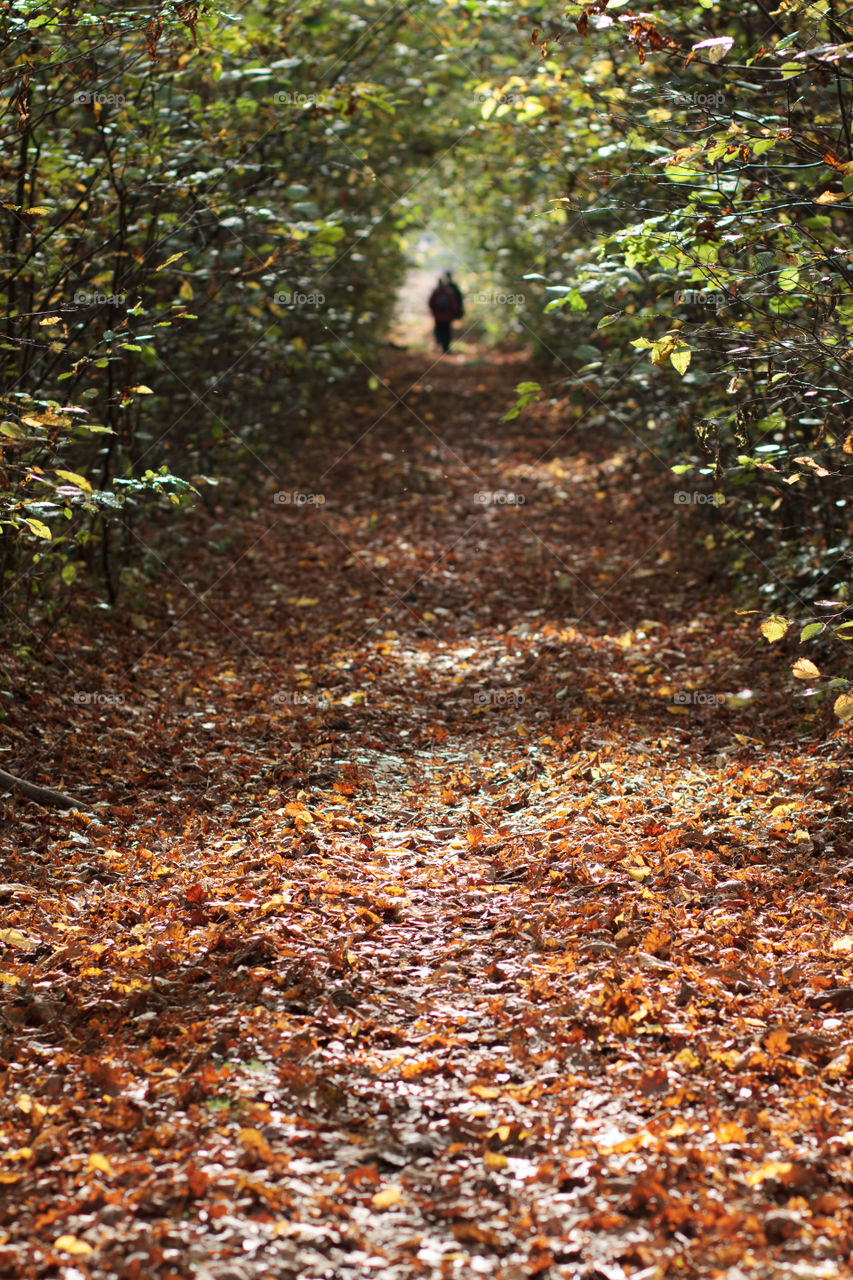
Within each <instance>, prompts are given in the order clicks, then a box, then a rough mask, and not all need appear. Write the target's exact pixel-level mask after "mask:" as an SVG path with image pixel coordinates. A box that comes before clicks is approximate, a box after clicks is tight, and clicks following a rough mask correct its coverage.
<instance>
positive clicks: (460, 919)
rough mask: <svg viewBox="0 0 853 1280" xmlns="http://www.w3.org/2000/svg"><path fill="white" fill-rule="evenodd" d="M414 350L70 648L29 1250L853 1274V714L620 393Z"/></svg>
mask: <svg viewBox="0 0 853 1280" xmlns="http://www.w3.org/2000/svg"><path fill="white" fill-rule="evenodd" d="M381 375H382V379H384V384H383V382H381V381H380V382H377V383H376V385H375V390H373V391H367V390H365V392H364V393H363V394H361V395H360V396H359V397H358V398H356V399H354V400H353V401H352V402H350V403H347V404H342V405H341V406H340V408H339V409H338V411H337V412H335V413H332V414H331V415H327V414H326V413H325V411H322V413H321V411H320V410H318V411H317V415H316V428H317V430H316V433H315V434H313V435H309V436H308V437H307V439H306V442H305V443H304V444H303V445H301V446H300V447H299V448H298V450H296V451H295V453H294V454H293V455H292V456H291V457H288V458H286V459H285V458H282V461H281V465H280V467H277V468H275V469H273V470H274V471H277V474H274V473H273V470H269V468H268V470H269V477H268V484H267V483H266V482H264V484H265V485H266V488H265V489H264V491H263V492H262V493H261V494H260V495H259V494H258V493H253V492H249V491H248V490H247V491H245V492H244V495H243V496H244V498H245V505H244V506H243V507H242V508H238V507H236V506H235V505H234V504H233V503H232V504H231V505H229V504H228V503H227V502H223V504H222V506H221V509H217V508H215V507H209V508H208V509H207V510H205V511H203V512H199V514H198V515H197V516H194V517H193V518H192V519H191V520H190V521H189V523H188V524H187V525H185V526H184V527H183V532H182V534H181V536H180V537H176V538H175V540H174V548H173V550H174V560H172V557H171V556H170V555H168V554H167V553H166V552H164V551H163V548H162V547H159V549H158V550H159V555H160V556H161V560H162V562H163V566H164V567H163V570H162V582H163V591H162V594H161V596H160V600H159V605H158V610H159V616H157V612H158V611H157V610H155V615H154V616H149V617H147V618H146V617H139V616H135V621H133V620H129V621H128V622H127V623H126V624H123V625H124V628H125V629H124V630H123V631H118V630H115V629H114V630H108V631H106V632H105V633H104V634H103V635H101V636H92V635H91V634H90V635H88V637H86V638H85V644H84V642H83V640H81V636H80V635H79V634H78V635H69V637H68V638H67V639H65V640H61V639H59V638H56V637H54V639H53V640H52V641H51V644H52V645H53V646H54V648H55V652H56V658H57V673H58V674H57V678H56V681H55V683H52V682H51V674H50V672H46V673H45V674H44V676H43V677H42V681H41V685H40V687H39V688H38V689H37V690H36V694H35V696H36V698H37V702H38V706H39V708H40V709H41V712H42V714H44V715H50V714H52V713H53V712H54V711H56V709H57V707H58V706H61V705H62V697H63V696H64V698H65V710H66V712H67V710H68V703H69V685H68V680H69V677H68V675H67V671H68V670H70V669H72V668H73V672H74V677H73V678H74V680H75V681H76V685H75V686H74V688H75V693H74V706H75V717H74V720H73V722H72V724H71V727H70V730H69V733H68V736H67V737H66V739H65V747H64V751H65V755H64V757H62V756H60V757H59V766H60V767H61V765H62V761H63V759H64V761H65V762H66V772H65V777H64V782H65V783H67V784H68V786H69V788H70V789H71V790H73V791H75V792H78V791H79V792H81V793H84V794H85V793H87V787H88V794H94V793H95V792H96V791H99V790H100V791H101V793H102V794H103V793H104V789H106V802H105V803H104V805H103V806H102V807H101V809H100V810H99V811H98V817H97V818H94V819H92V818H91V817H84V816H81V815H76V816H75V815H71V816H66V815H63V816H61V817H60V816H58V815H56V814H53V813H51V814H44V815H43V816H41V813H40V811H39V810H37V809H34V808H33V807H32V806H27V805H26V804H25V803H24V802H22V801H19V802H15V804H14V806H9V807H8V810H7V816H12V817H17V819H18V822H17V826H16V829H15V836H14V839H13V840H12V841H11V842H9V843H6V844H4V848H5V849H6V864H7V872H6V875H7V878H8V883H7V884H4V885H0V891H2V893H3V895H4V897H3V900H4V903H5V906H4V920H3V925H4V929H6V930H12V931H14V932H15V933H16V934H17V936H16V937H15V938H11V937H10V936H9V935H8V934H6V935H4V938H3V945H4V950H5V952H6V954H5V955H4V959H3V966H4V972H3V973H2V975H0V977H2V979H3V994H2V1018H3V1026H4V1034H3V1041H2V1049H1V1050H0V1052H2V1058H3V1060H4V1062H5V1066H4V1067H3V1078H4V1085H5V1088H4V1090H3V1094H4V1104H3V1109H4V1113H5V1119H4V1136H5V1138H6V1143H5V1146H6V1155H5V1163H4V1166H3V1167H4V1169H5V1172H2V1173H0V1182H2V1183H3V1184H4V1191H5V1193H6V1200H7V1209H6V1215H5V1217H4V1218H3V1219H2V1221H1V1222H0V1227H2V1237H0V1240H2V1243H0V1274H9V1275H12V1274H14V1275H15V1276H20V1277H28V1276H30V1275H32V1276H42V1275H47V1274H59V1275H60V1276H61V1277H63V1280H79V1277H80V1276H84V1277H88V1276H91V1277H121V1278H122V1280H149V1277H151V1278H154V1277H156V1278H157V1280H166V1278H167V1277H169V1278H170V1280H173V1278H174V1277H180V1278H181V1280H189V1277H196V1278H201V1280H265V1278H267V1277H275V1278H276V1280H280V1278H288V1277H293V1278H294V1280H295V1278H296V1277H299V1278H300V1280H320V1278H321V1277H324V1278H334V1280H362V1278H363V1277H365V1276H371V1275H376V1276H381V1277H383V1280H385V1278H386V1277H387V1278H388V1280H396V1278H400V1280H402V1278H403V1277H414V1276H418V1277H425V1278H426V1280H433V1278H435V1280H438V1278H439V1277H442V1280H444V1278H445V1277H457V1276H458V1277H460V1278H467V1277H470V1276H494V1277H499V1278H500V1280H521V1277H528V1276H543V1277H565V1278H568V1277H571V1278H572V1280H575V1278H576V1277H586V1278H588V1280H623V1277H626V1276H635V1277H636V1276H641V1277H643V1280H658V1278H661V1280H662V1278H663V1277H664V1276H666V1275H672V1274H678V1275H690V1276H703V1277H704V1276H708V1277H710V1276H729V1277H731V1280H739V1278H740V1277H744V1276H762V1277H763V1276H768V1277H769V1276H772V1277H785V1278H788V1277H790V1278H791V1280H793V1277H800V1278H809V1277H824V1276H835V1275H837V1274H838V1259H839V1258H840V1257H844V1256H848V1254H849V1249H850V1242H851V1222H853V1218H851V1199H850V1192H851V1188H853V1163H852V1162H851V1149H852V1148H853V1119H851V1115H850V1103H849V1077H850V1074H851V1061H853V1058H851V1044H853V1039H852V1038H851V1031H853V1028H851V1015H850V1011H851V1009H853V987H851V986H850V985H849V983H850V981H851V949H850V935H849V931H848V928H849V920H850V918H851V913H853V901H851V900H853V889H851V885H850V880H851V872H853V863H850V862H847V861H846V857H847V856H849V845H847V844H846V843H845V841H844V838H843V827H839V833H840V834H839V836H838V839H836V840H835V843H834V844H831V843H830V844H827V840H828V838H829V837H828V835H827V832H828V831H829V827H828V825H827V820H826V812H827V809H828V808H829V806H830V804H831V803H832V801H833V795H834V787H835V785H836V782H837V773H836V771H835V766H834V764H833V759H834V756H835V754H837V746H836V745H835V744H833V743H827V742H826V741H818V742H816V741H814V740H812V741H811V742H809V741H807V740H806V739H804V738H795V737H794V736H793V733H792V727H791V714H790V710H789V706H788V701H787V699H786V698H785V696H784V695H783V694H781V693H777V694H774V695H772V696H771V695H770V694H769V693H768V690H769V689H770V688H771V687H772V686H771V685H770V683H769V680H770V679H771V677H770V676H768V674H767V673H768V672H771V673H772V672H773V670H774V667H773V666H772V665H770V664H769V660H768V658H767V656H766V654H765V653H764V651H763V650H759V648H758V647H757V645H756V642H755V637H756V634H757V626H756V622H755V619H747V620H743V619H739V618H737V617H736V616H735V615H734V612H733V608H732V605H731V602H730V601H725V600H724V601H719V600H715V598H714V588H713V586H712V585H709V583H710V574H709V565H708V562H707V560H706V555H705V553H704V552H703V550H702V541H701V540H702V536H703V532H704V528H705V526H704V524H703V522H702V520H701V519H700V515H701V513H699V512H698V511H696V510H695V509H692V508H691V509H690V510H687V511H686V513H685V509H684V507H682V506H681V505H679V504H678V503H677V502H675V501H674V492H675V490H676V488H677V485H676V484H675V482H674V481H673V478H672V476H671V475H669V473H667V472H666V471H665V470H664V469H663V468H661V469H660V471H659V472H654V471H652V472H651V473H649V472H646V473H645V474H643V475H640V474H639V473H638V472H637V471H636V469H635V456H636V453H637V452H638V451H639V445H635V443H634V442H633V441H631V440H630V438H629V439H628V440H627V441H626V440H625V439H624V437H620V436H618V435H616V434H611V432H610V429H609V424H608V419H607V413H606V411H605V410H604V409H603V408H602V407H601V406H600V405H597V406H596V405H595V404H594V402H593V401H592V400H590V402H589V403H588V404H587V406H586V407H584V406H573V405H571V404H570V403H569V402H568V401H567V400H566V399H565V398H562V399H561V398H557V399H554V400H553V401H547V400H546V401H543V402H542V403H541V404H540V405H539V406H537V407H535V408H534V409H532V410H530V411H528V412H525V414H524V415H522V417H520V418H518V419H516V420H515V421H511V422H508V423H505V422H502V421H501V419H502V416H503V414H504V413H505V411H506V408H507V406H508V405H509V404H511V403H512V402H513V399H514V395H513V390H512V389H513V387H514V386H515V385H516V384H517V383H518V382H520V381H523V380H524V379H525V378H529V377H530V376H531V370H530V369H529V368H528V367H527V366H526V364H525V362H524V358H523V357H521V356H503V357H501V356H495V357H492V358H486V357H485V356H483V355H482V353H478V352H476V351H468V352H467V353H466V355H464V356H461V355H452V356H450V357H449V358H445V359H442V360H440V361H437V360H436V359H435V358H434V357H432V356H430V355H427V354H425V353H418V354H412V353H408V352H404V351H390V352H389V354H388V357H387V361H386V364H385V366H384V367H383V368H382V370H381ZM561 394H562V393H561ZM309 425H310V424H309ZM285 475H286V476H287V480H286V484H285V482H283V480H282V476H285ZM276 495H277V498H276ZM116 625H118V624H116ZM119 636H120V638H121V645H120V647H119V646H118V645H117V637H119ZM762 644H763V642H762ZM86 645H87V646H88V648H86ZM765 648H766V646H765ZM774 656H775V655H774ZM63 668H64V669H65V674H63ZM777 683H779V682H778V680H777ZM60 686H62V688H63V690H64V693H61V692H60ZM745 688H751V689H753V690H754V691H756V692H757V693H759V694H762V695H763V697H761V698H754V699H749V698H747V697H746V696H745V695H744V693H743V690H744V689H745ZM756 708H758V709H756ZM22 714H23V713H22ZM57 715H58V712H57ZM20 725H21V726H25V721H24V719H23V718H22V719H21V720H20ZM12 731H13V732H14V731H15V725H14V724H12ZM21 732H23V728H22V729H21ZM119 759H121V760H123V761H125V762H126V764H125V766H124V769H123V772H124V774H125V778H126V783H127V793H126V795H123V794H122V792H121V788H120V787H119V786H118V784H113V783H110V782H108V781H103V780H102V779H108V778H109V776H110V769H111V767H112V768H113V769H114V763H115V761H116V760H119ZM81 762H83V763H81ZM86 769H90V770H91V772H90V773H89V774H88V781H87V775H86ZM22 771H23V770H22ZM50 780H52V781H53V782H54V783H58V782H59V781H60V778H59V777H58V776H57V774H56V772H54V773H53V774H52V775H51V779H50ZM12 809H14V812H10V811H11V810H12ZM830 835H831V832H830ZM22 837H23V838H22ZM824 989H826V990H828V992H829V994H828V995H827V997H826V998H825V1002H824V999H823V997H822V996H821V994H820V993H821V991H823V990H824ZM839 990H840V994H839Z"/></svg>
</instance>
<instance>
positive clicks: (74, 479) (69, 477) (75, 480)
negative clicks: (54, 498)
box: [55, 471, 92, 493]
mask: <svg viewBox="0 0 853 1280" xmlns="http://www.w3.org/2000/svg"><path fill="white" fill-rule="evenodd" d="M55 474H56V475H58V476H59V478H60V480H64V481H65V482H66V484H74V485H76V486H77V488H78V489H85V491H86V493H91V492H92V486H91V485H90V484H89V481H88V480H87V479H86V477H85V476H80V475H78V474H77V472H76V471H56V472H55Z"/></svg>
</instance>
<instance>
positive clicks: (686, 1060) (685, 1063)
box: [673, 1049, 702, 1071]
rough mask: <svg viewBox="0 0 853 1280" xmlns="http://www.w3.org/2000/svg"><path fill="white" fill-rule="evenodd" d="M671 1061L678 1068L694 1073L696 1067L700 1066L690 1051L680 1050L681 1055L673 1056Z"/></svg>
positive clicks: (697, 1059)
mask: <svg viewBox="0 0 853 1280" xmlns="http://www.w3.org/2000/svg"><path fill="white" fill-rule="evenodd" d="M673 1061H674V1062H676V1063H677V1064H678V1066H679V1067H686V1068H687V1069H688V1071H695V1070H696V1068H697V1067H700V1066H701V1065H702V1063H701V1060H700V1059H699V1058H697V1057H696V1054H695V1053H694V1052H693V1050H692V1049H682V1050H681V1053H677V1054H676V1055H675V1058H674V1059H673Z"/></svg>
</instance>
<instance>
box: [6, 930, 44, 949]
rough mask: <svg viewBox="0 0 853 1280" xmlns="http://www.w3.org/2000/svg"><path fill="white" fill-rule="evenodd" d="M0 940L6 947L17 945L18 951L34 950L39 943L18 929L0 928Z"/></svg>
mask: <svg viewBox="0 0 853 1280" xmlns="http://www.w3.org/2000/svg"><path fill="white" fill-rule="evenodd" d="M0 942H3V943H5V944H6V946H7V947H17V948H18V950H19V951H35V949H36V947H37V946H38V945H39V943H38V939H37V938H28V937H27V935H26V934H25V933H21V931H20V929H0Z"/></svg>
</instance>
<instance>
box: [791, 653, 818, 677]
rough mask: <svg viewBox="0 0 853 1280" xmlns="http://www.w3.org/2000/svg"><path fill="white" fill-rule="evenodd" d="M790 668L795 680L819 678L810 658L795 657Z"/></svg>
mask: <svg viewBox="0 0 853 1280" xmlns="http://www.w3.org/2000/svg"><path fill="white" fill-rule="evenodd" d="M791 670H792V672H793V673H794V676H795V677H796V679H797V680H818V679H820V672H819V671H818V669H817V667H816V666H815V664H814V663H813V662H812V661H811V659H810V658H797V661H796V662H795V663H794V665H793V667H792V668H791Z"/></svg>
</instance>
